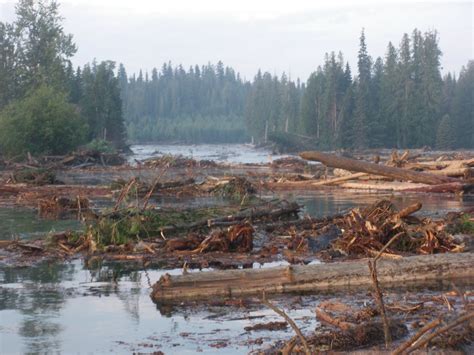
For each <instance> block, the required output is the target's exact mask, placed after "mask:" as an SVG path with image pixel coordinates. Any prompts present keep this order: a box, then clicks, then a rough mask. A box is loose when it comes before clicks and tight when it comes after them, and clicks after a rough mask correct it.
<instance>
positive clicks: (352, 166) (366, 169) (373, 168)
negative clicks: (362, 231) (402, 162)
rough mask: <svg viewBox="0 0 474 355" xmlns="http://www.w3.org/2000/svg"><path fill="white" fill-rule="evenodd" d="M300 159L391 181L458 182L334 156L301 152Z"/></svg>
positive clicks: (433, 183) (431, 183)
mask: <svg viewBox="0 0 474 355" xmlns="http://www.w3.org/2000/svg"><path fill="white" fill-rule="evenodd" d="M300 157H302V158H303V159H306V160H314V161H320V162H321V163H323V164H324V165H326V166H330V167H333V168H341V169H345V170H349V171H357V172H363V173H369V174H374V175H382V176H387V177H391V178H393V179H398V180H403V181H413V182H420V183H423V184H429V185H438V184H443V183H448V182H456V181H458V180H456V179H452V178H449V177H445V176H437V175H432V174H428V173H419V172H416V171H411V170H406V169H400V168H395V167H391V166H385V165H378V164H374V163H369V162H366V161H361V160H355V159H349V158H344V157H340V156H337V155H334V154H327V153H321V152H303V153H301V154H300Z"/></svg>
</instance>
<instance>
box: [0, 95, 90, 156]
mask: <svg viewBox="0 0 474 355" xmlns="http://www.w3.org/2000/svg"><path fill="white" fill-rule="evenodd" d="M86 131H87V125H86V124H85V122H84V121H83V120H82V119H81V117H80V116H79V114H78V113H77V110H76V108H75V107H74V106H73V105H72V104H69V103H68V102H67V100H66V96H65V95H64V94H62V93H59V92H57V91H56V90H54V89H53V88H51V87H48V86H41V87H39V88H38V89H36V90H34V91H32V92H30V93H29V94H28V95H27V96H26V97H25V98H24V99H22V100H18V101H14V102H12V103H11V104H10V105H8V106H7V107H6V108H5V109H4V110H3V111H2V112H1V113H0V146H1V149H2V151H3V152H4V154H5V155H7V156H15V155H19V154H25V153H27V152H30V153H31V154H64V153H67V152H70V151H71V150H73V149H75V148H76V147H77V146H78V145H79V144H81V143H83V142H84V138H85V132H86Z"/></svg>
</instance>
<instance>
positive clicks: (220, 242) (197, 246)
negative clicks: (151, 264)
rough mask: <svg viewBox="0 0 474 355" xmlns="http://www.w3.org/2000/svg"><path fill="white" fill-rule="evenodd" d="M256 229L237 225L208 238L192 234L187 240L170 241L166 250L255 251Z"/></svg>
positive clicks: (218, 231) (197, 251) (213, 233)
mask: <svg viewBox="0 0 474 355" xmlns="http://www.w3.org/2000/svg"><path fill="white" fill-rule="evenodd" d="M253 233H254V229H253V228H252V226H251V225H249V224H237V225H233V226H231V227H229V228H227V229H224V230H223V229H217V230H213V231H211V233H210V234H209V235H208V236H207V237H203V236H199V235H197V234H195V233H191V234H190V235H189V236H187V237H186V238H175V239H170V240H168V241H167V242H166V244H165V248H166V249H167V250H168V251H176V250H180V251H182V250H189V251H190V253H206V252H210V251H220V252H229V253H232V252H238V253H245V252H250V251H252V249H253Z"/></svg>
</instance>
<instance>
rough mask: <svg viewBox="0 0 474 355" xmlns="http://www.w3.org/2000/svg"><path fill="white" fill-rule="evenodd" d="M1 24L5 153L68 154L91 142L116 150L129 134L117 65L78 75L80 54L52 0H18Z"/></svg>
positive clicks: (0, 109)
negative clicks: (77, 56) (77, 55)
mask: <svg viewBox="0 0 474 355" xmlns="http://www.w3.org/2000/svg"><path fill="white" fill-rule="evenodd" d="M15 11H16V19H15V20H14V21H13V22H12V23H3V22H0V153H3V154H4V155H6V156H16V155H23V154H25V153H27V152H29V153H32V154H63V153H66V152H69V151H71V150H73V149H75V148H77V147H78V146H79V145H81V144H85V143H88V142H91V141H94V140H96V141H97V140H106V141H107V142H109V143H110V144H111V145H113V146H114V147H116V148H122V147H124V145H125V139H126V132H125V125H124V120H123V114H122V100H121V96H120V95H121V93H120V86H119V81H118V78H117V76H116V74H115V64H114V63H113V62H110V61H104V62H102V63H95V62H93V63H92V64H88V65H86V66H84V68H83V69H82V70H81V69H79V68H78V69H77V70H74V69H73V67H72V63H71V58H72V57H73V55H74V54H75V53H76V51H77V47H76V45H75V44H74V42H73V37H72V35H71V34H66V33H64V30H63V27H62V21H63V18H62V17H61V15H60V14H59V5H58V3H57V2H56V1H54V0H19V1H18V3H17V5H16V7H15Z"/></svg>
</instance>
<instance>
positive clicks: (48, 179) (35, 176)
mask: <svg viewBox="0 0 474 355" xmlns="http://www.w3.org/2000/svg"><path fill="white" fill-rule="evenodd" d="M7 182H8V183H13V184H21V183H24V184H30V185H37V186H41V185H53V184H61V182H60V181H58V180H57V179H56V174H55V173H54V171H52V170H50V169H45V168H33V167H32V168H20V169H18V170H15V171H13V172H12V173H11V174H10V179H9V181H7Z"/></svg>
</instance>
